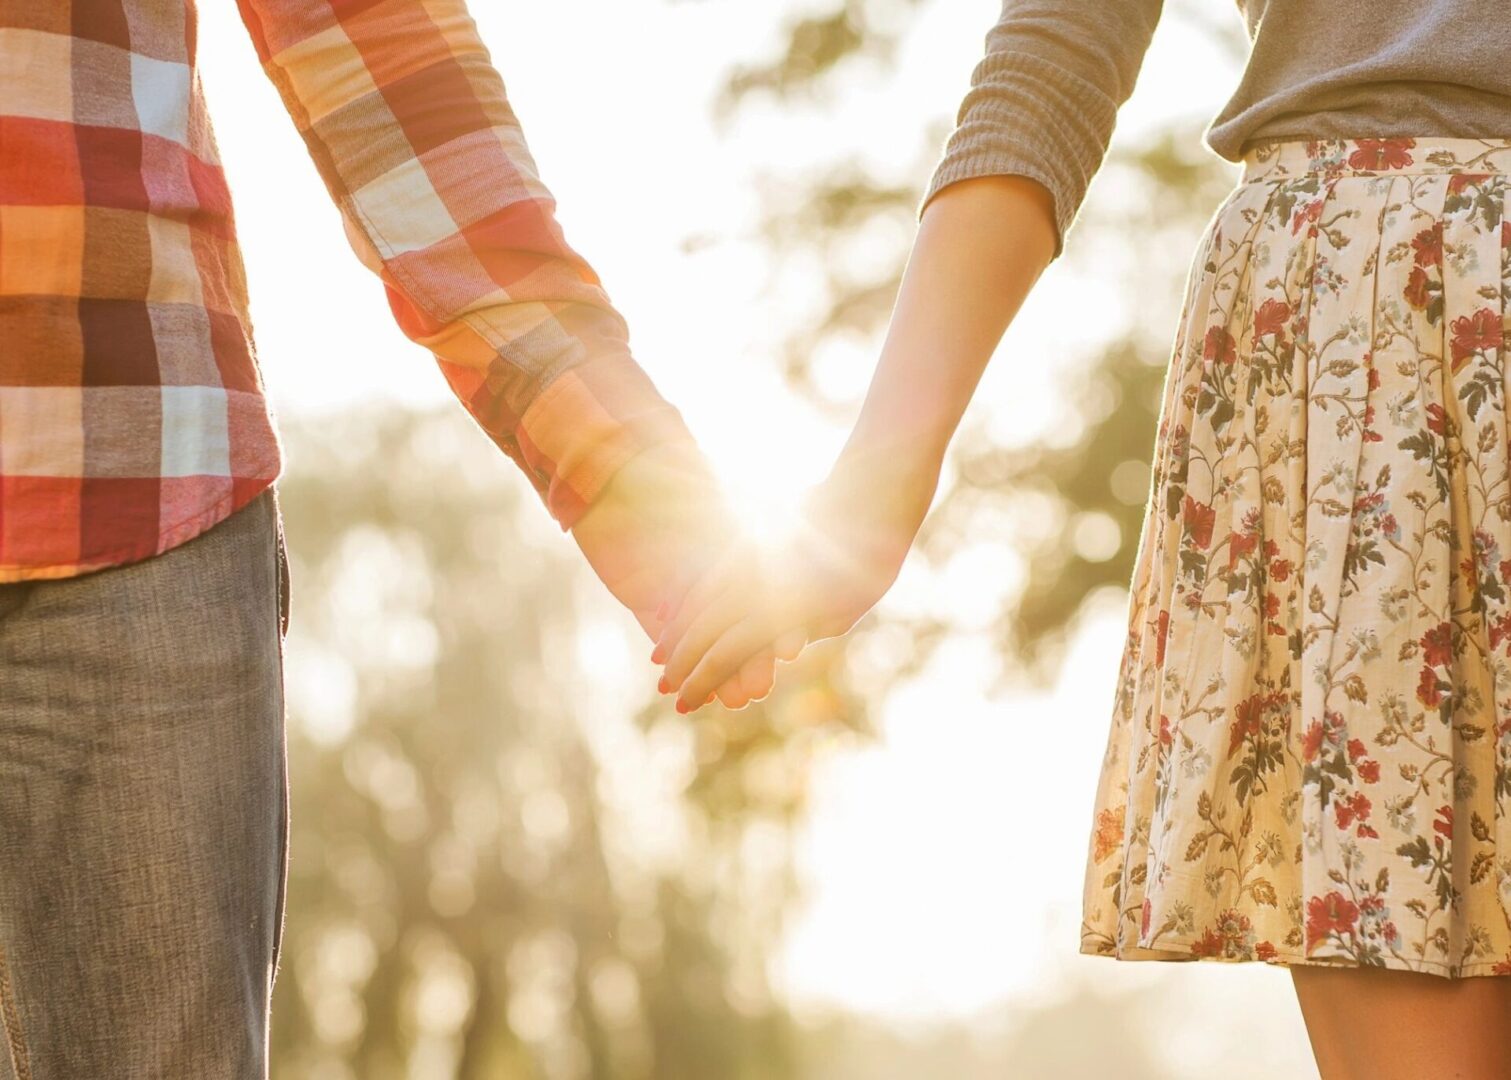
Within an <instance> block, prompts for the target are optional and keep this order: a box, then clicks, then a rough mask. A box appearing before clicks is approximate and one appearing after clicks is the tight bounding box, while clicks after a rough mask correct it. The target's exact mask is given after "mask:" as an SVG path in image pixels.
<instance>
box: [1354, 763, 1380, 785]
mask: <svg viewBox="0 0 1511 1080" xmlns="http://www.w3.org/2000/svg"><path fill="white" fill-rule="evenodd" d="M1358 769H1359V779H1361V780H1363V781H1364V782H1365V783H1366V784H1377V783H1379V782H1380V763H1379V762H1378V761H1376V760H1375V759H1374V758H1365V759H1364V760H1363V761H1361V762H1359V765H1358Z"/></svg>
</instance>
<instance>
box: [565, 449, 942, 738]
mask: <svg viewBox="0 0 1511 1080" xmlns="http://www.w3.org/2000/svg"><path fill="white" fill-rule="evenodd" d="M907 457H908V455H906V454H897V453H893V452H891V448H888V447H885V446H874V447H863V448H853V447H847V448H846V452H845V453H844V454H842V455H841V457H840V460H839V461H838V462H837V463H836V464H835V466H834V468H833V469H832V470H831V472H830V473H829V475H828V477H827V478H826V479H825V480H824V481H823V483H821V484H819V485H818V486H817V487H815V488H813V489H812V490H811V491H809V492H808V493H807V494H806V497H805V498H804V500H803V503H802V507H801V512H800V514H799V515H798V520H797V524H796V527H795V528H794V529H792V530H791V531H790V534H789V535H787V536H786V537H784V538H783V539H782V540H781V541H780V542H778V543H775V544H761V543H757V542H756V541H754V540H752V539H751V538H750V537H749V536H747V535H746V533H745V532H744V530H742V529H741V527H740V516H739V512H738V511H739V508H738V507H735V506H731V505H730V504H729V501H728V499H727V497H726V496H725V495H724V494H723V493H722V489H721V488H720V485H719V484H718V481H717V478H716V476H715V475H714V472H713V470H712V468H711V467H710V466H709V465H708V463H707V462H706V460H705V459H704V458H703V456H702V455H701V454H700V453H698V452H697V449H696V447H693V446H691V445H690V444H682V443H675V444H666V445H662V446H657V447H654V448H651V449H649V450H645V451H642V452H641V453H640V454H638V455H636V457H634V458H633V459H631V460H630V462H629V463H627V464H626V465H625V466H624V467H623V468H621V469H620V470H619V472H618V473H616V474H615V477H614V479H613V480H612V481H611V482H610V484H609V486H608V487H607V488H606V489H605V491H604V492H603V493H602V494H600V496H599V497H598V499H596V500H595V501H594V503H593V505H592V507H591V508H590V509H589V510H588V511H587V512H586V513H585V514H584V515H583V516H582V518H581V519H579V521H578V522H577V523H576V525H574V526H573V529H572V535H573V537H574V539H575V540H576V541H577V544H578V546H579V547H580V548H581V549H582V551H583V554H584V555H585V556H586V557H587V559H588V561H589V563H590V564H592V566H593V569H594V571H595V572H596V573H597V574H598V576H599V578H600V579H602V581H603V582H604V584H605V585H606V586H608V588H609V591H610V592H612V593H613V594H614V596H615V597H616V598H617V599H618V600H619V601H620V602H621V603H623V604H624V605H625V606H626V607H627V608H628V609H629V610H630V611H631V613H632V614H633V615H634V616H635V618H636V620H637V621H638V622H639V623H640V626H641V628H642V629H644V631H645V632H646V634H647V636H648V637H649V638H650V639H651V641H652V642H654V648H653V650H652V652H651V660H652V662H653V663H655V664H660V665H663V666H664V672H663V674H662V676H661V680H660V683H659V687H658V688H659V689H660V691H661V692H662V693H663V694H674V695H675V696H676V707H677V711H678V712H683V713H691V712H694V711H696V710H697V709H699V708H702V707H703V706H704V705H707V704H710V703H712V702H713V700H714V699H715V698H718V700H719V701H720V702H721V703H723V704H724V705H725V706H726V707H727V708H731V709H739V708H743V707H744V706H746V705H748V704H750V703H751V702H753V701H759V700H761V699H762V698H764V697H765V696H766V695H767V694H769V693H770V692H771V690H772V688H773V686H774V684H775V680H776V665H777V662H778V661H779V660H781V661H790V660H793V659H796V658H797V656H798V655H799V654H800V653H801V652H802V650H803V649H804V648H805V647H806V646H807V645H808V644H809V643H811V642H814V641H818V640H821V639H823V638H829V637H835V636H839V635H842V634H844V633H846V632H848V631H849V630H850V628H851V627H853V626H854V625H855V623H856V622H857V621H859V619H860V618H861V616H863V615H864V614H865V613H866V612H867V611H869V610H870V609H871V607H872V606H873V605H875V603H876V602H877V601H878V600H879V599H881V597H882V596H883V595H884V594H885V593H886V591H887V589H888V588H890V587H891V585H892V583H893V581H895V580H896V578H897V574H898V571H899V570H900V569H901V567H902V563H903V559H904V558H905V557H906V555H907V552H908V549H909V548H910V547H911V545H912V542H913V538H914V537H915V536H916V535H917V531H918V527H919V525H920V524H921V522H922V521H923V517H924V514H925V513H926V512H927V510H928V507H929V503H930V502H931V500H932V499H933V495H934V490H935V487H936V485H937V483H938V469H937V467H935V468H919V467H917V466H916V465H913V466H909V465H903V464H901V463H902V462H903V461H905V460H906V459H907Z"/></svg>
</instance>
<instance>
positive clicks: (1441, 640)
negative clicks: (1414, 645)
mask: <svg viewBox="0 0 1511 1080" xmlns="http://www.w3.org/2000/svg"><path fill="white" fill-rule="evenodd" d="M1422 659H1423V660H1425V661H1427V663H1428V664H1429V665H1431V666H1432V667H1443V666H1444V665H1446V664H1447V663H1448V661H1450V660H1452V659H1453V626H1452V624H1451V623H1449V622H1448V621H1447V620H1446V619H1445V620H1443V621H1442V622H1440V623H1438V624H1437V625H1436V626H1434V627H1433V628H1432V629H1431V630H1429V631H1427V633H1425V634H1423V635H1422Z"/></svg>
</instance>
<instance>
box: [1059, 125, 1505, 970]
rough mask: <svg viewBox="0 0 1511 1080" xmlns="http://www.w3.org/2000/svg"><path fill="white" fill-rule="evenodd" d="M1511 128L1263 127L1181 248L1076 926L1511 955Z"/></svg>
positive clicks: (1176, 936) (1229, 943)
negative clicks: (1277, 130)
mask: <svg viewBox="0 0 1511 1080" xmlns="http://www.w3.org/2000/svg"><path fill="white" fill-rule="evenodd" d="M1508 193H1511V137H1508V138H1506V139H1489V140H1485V139H1471V138H1459V137H1452V138H1449V137H1429V138H1420V137H1419V138H1414V139H1413V138H1391V139H1322V140H1313V139H1300V138H1298V139H1295V140H1285V141H1281V142H1278V143H1274V142H1272V143H1269V144H1267V145H1260V146H1257V147H1253V148H1251V149H1250V150H1249V151H1248V153H1247V155H1246V156H1245V159H1244V162H1243V167H1242V174H1241V176H1240V177H1239V180H1238V183H1237V184H1236V186H1235V187H1234V189H1233V190H1232V191H1231V192H1230V193H1229V194H1228V195H1227V197H1226V198H1225V199H1224V200H1223V202H1222V204H1221V205H1220V206H1219V207H1218V209H1217V211H1216V212H1215V214H1214V215H1213V217H1212V219H1211V220H1210V222H1209V223H1208V225H1207V228H1206V231H1205V232H1204V234H1203V236H1202V239H1201V241H1200V243H1199V245H1198V248H1197V253H1196V258H1195V260H1194V262H1193V263H1192V265H1191V269H1190V271H1189V274H1188V276H1187V279H1186V285H1185V296H1184V306H1183V311H1182V314H1181V318H1180V322H1179V325H1178V329H1177V333H1176V337H1175V343H1174V347H1173V350H1172V353H1171V359H1170V366H1169V369H1168V372H1167V375H1166V381H1165V391H1164V400H1163V404H1162V406H1161V410H1160V418H1159V426H1158V433H1157V436H1156V438H1155V443H1154V455H1153V459H1152V469H1151V483H1150V489H1149V503H1148V506H1147V508H1146V511H1145V518H1144V526H1143V531H1142V535H1141V537H1140V540H1139V547H1138V553H1137V556H1136V562H1135V568H1134V572H1133V580H1132V582H1131V593H1130V597H1129V607H1128V636H1127V640H1126V643H1125V646H1124V653H1123V659H1122V663H1121V667H1120V671H1119V677H1118V684H1117V692H1116V699H1115V704H1114V708H1113V721H1112V730H1111V734H1110V736H1109V738H1108V743H1107V752H1106V757H1105V759H1104V762H1103V769H1102V776H1101V781H1100V785H1099V788H1098V792H1097V797H1096V804H1095V808H1094V820H1093V822H1092V833H1091V839H1090V844H1089V851H1088V855H1087V865H1086V882H1085V892H1084V904H1083V923H1082V928H1081V951H1082V952H1083V953H1088V954H1092V955H1101V956H1113V957H1117V958H1120V959H1124V960H1195V959H1211V960H1226V961H1247V960H1261V961H1268V962H1271V963H1275V964H1287V965H1288V964H1326V965H1331V966H1340V965H1341V966H1347V967H1353V966H1373V967H1384V968H1394V969H1400V970H1410V971H1420V972H1427V973H1431V974H1436V975H1442V976H1448V977H1459V976H1470V975H1511V767H1508V766H1511V471H1508V465H1511V432H1508V427H1507V396H1508V392H1511V373H1508V370H1507V363H1508V346H1511V334H1508V326H1511V323H1508V318H1511V306H1508V297H1511V218H1508V211H1511V200H1508Z"/></svg>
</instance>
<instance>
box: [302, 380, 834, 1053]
mask: <svg viewBox="0 0 1511 1080" xmlns="http://www.w3.org/2000/svg"><path fill="white" fill-rule="evenodd" d="M285 442H286V444H287V446H288V451H289V460H290V462H291V469H290V473H289V475H288V476H287V478H286V479H285V481H284V482H283V483H282V484H281V486H280V491H281V501H282V506H283V510H284V514H285V517H286V520H287V522H288V533H289V538H290V544H291V556H292V560H293V566H292V574H291V576H292V578H293V584H294V603H293V606H294V613H293V619H292V627H291V637H290V640H289V648H288V655H289V667H288V683H289V690H290V702H291V744H290V761H291V769H292V780H293V791H294V805H293V811H292V821H293V836H292V865H291V874H290V883H289V907H288V918H287V931H286V939H285V944H284V951H283V957H282V962H281V972H280V975H279V980H278V983H277V992H276V1002H275V1011H276V1019H275V1023H274V1027H273V1031H274V1040H275V1046H274V1053H275V1067H274V1075H276V1076H279V1077H287V1078H306V1077H308V1078H311V1080H315V1078H320V1080H325V1078H332V1080H335V1078H346V1077H360V1078H362V1080H388V1078H398V1077H411V1078H414V1077H418V1078H422V1080H432V1078H442V1077H453V1076H455V1077H462V1078H468V1080H473V1078H476V1080H482V1078H487V1080H516V1078H518V1080H524V1078H532V1080H533V1078H537V1077H538V1078H551V1080H555V1078H574V1080H575V1078H578V1077H593V1078H636V1080H639V1078H655V1080H706V1078H709V1077H720V1078H730V1080H768V1078H771V1077H781V1076H788V1075H792V1074H793V1069H794V1064H793V1060H794V1059H793V1035H792V1028H791V1024H790V1022H789V1021H788V1019H787V1017H786V1015H785V1013H784V1012H783V1010H782V1009H781V1008H780V1007H778V1006H777V1005H775V1004H773V1002H772V1000H771V996H770V994H769V992H768V990H767V987H766V984H765V979H764V966H763V960H764V957H765V956H766V955H767V954H768V953H769V951H770V946H771V943H772V941H773V940H774V938H775V935H776V933H777V931H778V930H779V928H780V927H779V923H780V918H781V914H782V912H783V911H784V910H785V907H786V900H787V898H788V895H789V892H790V886H791V882H790V881H789V870H788V867H789V865H790V860H789V859H788V857H787V844H788V836H787V834H788V831H789V830H790V827H791V824H792V822H793V821H794V820H795V818H796V816H797V814H798V812H799V810H800V809H801V806H802V803H803V800H804V797H805V795H806V791H807V784H806V757H807V756H808V755H809V754H810V753H811V752H812V748H813V746H814V744H815V743H816V742H820V741H826V740H830V739H832V738H833V737H835V736H836V735H838V734H840V733H841V732H842V731H843V730H845V728H844V724H843V722H842V721H841V720H840V719H839V718H841V717H856V716H859V715H860V713H859V710H857V709H856V708H854V707H851V706H850V705H849V704H847V703H846V700H845V695H844V692H843V690H842V689H840V688H839V687H838V686H837V684H835V683H834V681H833V680H832V678H831V675H832V670H831V669H832V668H833V665H834V659H835V656H836V654H835V652H834V651H833V650H829V651H828V652H818V653H815V654H814V655H813V656H811V657H805V659H804V660H802V661H800V663H799V664H798V665H795V666H794V667H793V668H792V669H791V670H792V671H793V672H794V674H795V675H796V676H797V677H796V678H794V679H792V680H789V682H788V684H787V686H786V688H785V689H784V690H783V691H782V692H781V693H779V694H778V695H776V696H774V697H773V698H772V699H771V700H770V701H769V702H768V703H767V704H766V705H764V706H763V707H760V708H754V709H751V710H748V711H745V712H742V713H740V714H730V713H726V712H721V711H715V712H713V713H712V714H700V717H699V718H698V720H697V721H696V722H689V721H688V720H686V719H685V718H682V717H678V716H676V715H675V714H674V713H672V712H671V710H670V709H669V708H667V707H666V705H665V702H664V701H657V702H651V700H650V699H651V698H653V697H654V696H655V695H654V693H653V692H648V691H649V687H648V685H647V686H646V687H642V686H641V683H647V684H648V682H649V674H648V672H649V671H650V668H649V665H646V664H645V663H644V657H643V656H641V655H639V651H638V649H639V645H640V644H642V643H643V636H642V635H640V632H639V629H638V627H635V626H634V623H633V621H631V620H630V619H629V618H628V616H626V615H624V614H623V613H622V612H619V611H618V609H617V608H616V607H614V606H613V604H612V601H611V600H610V599H609V598H608V596H607V594H606V593H605V592H604V591H603V589H602V587H601V586H600V585H599V584H598V583H597V581H596V580H594V579H593V578H592V577H591V574H589V573H588V572H587V571H586V569H585V568H584V567H583V566H582V565H581V560H580V559H579V558H577V553H576V551H575V549H574V548H572V546H571V545H570V543H568V542H566V541H565V540H564V538H563V537H561V536H560V535H559V534H557V533H556V531H555V530H554V528H552V527H551V525H550V524H549V519H548V517H547V516H546V515H545V513H544V511H543V510H541V509H540V508H539V507H538V506H535V505H533V503H531V504H527V497H526V495H525V494H524V486H523V485H522V484H520V483H519V482H518V477H517V476H516V475H515V474H514V473H513V470H512V466H509V465H508V464H507V463H506V462H504V461H503V460H502V459H500V458H497V455H496V454H494V453H493V452H492V450H491V448H490V447H489V446H488V445H487V443H486V440H484V439H483V438H482V436H481V435H480V434H479V433H478V432H477V431H476V430H475V429H474V426H473V425H472V424H471V421H470V420H469V419H468V418H467V417H466V416H465V415H464V414H463V413H462V412H461V410H459V409H457V410H446V411H444V412H442V413H441V414H437V415H426V414H420V415H417V414H411V413H401V412H394V413H391V414H380V415H369V414H368V413H367V411H365V410H364V413H363V415H362V416H360V417H359V416H355V415H353V416H349V417H346V418H339V419H336V420H333V421H326V422H321V423H318V424H314V423H306V424H295V425H290V426H289V427H288V429H287V430H286V432H285ZM632 640H633V641H634V642H635V643H636V646H635V649H634V650H632V652H633V656H630V655H629V654H627V653H626V651H625V643H626V642H630V641H632ZM647 648H648V646H647Z"/></svg>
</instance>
